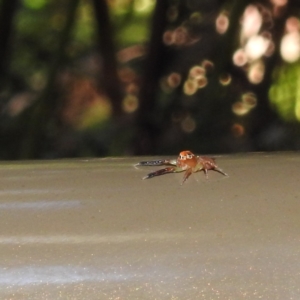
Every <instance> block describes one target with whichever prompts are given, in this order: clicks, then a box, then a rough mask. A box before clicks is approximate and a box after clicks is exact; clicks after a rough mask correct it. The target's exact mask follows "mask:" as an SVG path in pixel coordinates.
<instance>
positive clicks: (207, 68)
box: [201, 59, 214, 72]
mask: <svg viewBox="0 0 300 300" xmlns="http://www.w3.org/2000/svg"><path fill="white" fill-rule="evenodd" d="M201 66H202V67H203V68H204V69H205V71H206V72H211V71H212V70H213V69H214V63H213V62H212V61H210V60H208V59H205V60H203V61H202V63H201Z"/></svg>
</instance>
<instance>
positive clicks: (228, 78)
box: [219, 73, 232, 86]
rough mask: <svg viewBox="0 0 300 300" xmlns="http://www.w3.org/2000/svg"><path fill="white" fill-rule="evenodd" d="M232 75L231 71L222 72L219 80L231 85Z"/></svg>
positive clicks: (221, 82) (223, 83)
mask: <svg viewBox="0 0 300 300" xmlns="http://www.w3.org/2000/svg"><path fill="white" fill-rule="evenodd" d="M231 80H232V78H231V75H230V74H229V73H223V74H221V76H220V77H219V82H220V84H222V85H224V86H226V85H229V84H230V83H231Z"/></svg>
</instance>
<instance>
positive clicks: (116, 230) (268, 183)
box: [0, 153, 300, 300]
mask: <svg viewBox="0 0 300 300" xmlns="http://www.w3.org/2000/svg"><path fill="white" fill-rule="evenodd" d="M143 159H144V158H143ZM153 159H154V158H153ZM140 160H141V159H140V158H131V159H126V158H124V159H123V158H116V159H113V158H111V159H94V160H74V161H72V160H63V161H53V162H23V163H2V164H0V174H1V182H0V214H1V215H0V256H1V263H0V299H11V300H14V299H300V193H299V187H300V181H299V178H300V176H299V175H300V170H299V165H300V156H299V155H298V154H294V153H287V154H270V155H267V154H252V155H244V156H224V157H219V158H218V159H217V162H218V165H219V166H220V167H221V168H222V169H223V170H224V171H226V172H227V173H228V174H229V177H224V176H222V175H220V174H218V173H215V172H209V180H206V179H205V176H204V175H203V174H202V173H197V174H196V175H194V176H192V177H191V178H190V179H189V180H188V181H187V182H186V183H185V184H184V185H183V186H181V185H180V182H181V179H182V176H183V173H181V174H168V175H165V176H161V177H157V178H153V179H149V180H144V181H143V180H141V178H142V177H143V176H144V175H146V174H147V173H148V172H150V171H153V170H155V169H157V168H154V167H140V168H138V169H135V168H134V167H133V164H134V163H136V162H138V161H140Z"/></svg>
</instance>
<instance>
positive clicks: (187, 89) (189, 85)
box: [183, 79, 198, 96]
mask: <svg viewBox="0 0 300 300" xmlns="http://www.w3.org/2000/svg"><path fill="white" fill-rule="evenodd" d="M197 89H198V84H197V81H195V80H192V79H188V80H186V81H185V83H184V85H183V92H184V93H185V94H186V95H188V96H191V95H194V94H195V93H196V92H197Z"/></svg>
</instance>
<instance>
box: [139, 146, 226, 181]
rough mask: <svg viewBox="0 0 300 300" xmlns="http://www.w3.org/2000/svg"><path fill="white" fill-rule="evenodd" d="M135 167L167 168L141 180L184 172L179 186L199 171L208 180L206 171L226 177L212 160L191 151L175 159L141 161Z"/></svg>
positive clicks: (181, 153)
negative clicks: (215, 172)
mask: <svg viewBox="0 0 300 300" xmlns="http://www.w3.org/2000/svg"><path fill="white" fill-rule="evenodd" d="M136 166H169V167H167V168H164V169H160V170H157V171H155V172H152V173H149V174H148V175H147V176H145V177H144V178H143V179H148V178H152V177H155V176H160V175H164V174H167V173H179V172H183V171H185V173H184V176H183V180H182V183H181V184H183V183H184V182H185V181H186V180H187V179H188V178H189V176H190V175H191V174H192V173H196V172H199V171H203V172H204V173H205V176H206V178H208V176H207V171H208V170H213V171H217V172H219V173H221V174H223V175H225V176H228V175H227V174H226V173H224V172H223V171H222V170H221V169H220V168H218V166H217V165H216V163H215V160H214V159H213V158H210V157H206V156H196V155H194V154H193V153H192V152H191V151H182V152H180V153H179V156H178V158H177V159H172V160H152V161H141V162H139V163H138V164H136Z"/></svg>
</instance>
